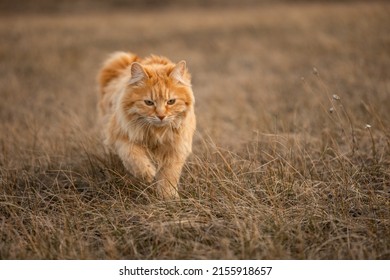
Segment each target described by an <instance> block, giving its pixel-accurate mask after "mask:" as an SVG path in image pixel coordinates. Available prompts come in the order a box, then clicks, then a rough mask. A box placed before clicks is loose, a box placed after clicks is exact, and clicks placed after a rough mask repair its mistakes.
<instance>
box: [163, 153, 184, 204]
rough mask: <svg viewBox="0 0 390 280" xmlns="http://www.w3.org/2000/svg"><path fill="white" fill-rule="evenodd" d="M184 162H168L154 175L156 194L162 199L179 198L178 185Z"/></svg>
mask: <svg viewBox="0 0 390 280" xmlns="http://www.w3.org/2000/svg"><path fill="white" fill-rule="evenodd" d="M183 165H184V160H175V161H172V162H168V163H166V164H165V165H163V166H162V167H161V169H160V170H159V172H158V173H157V175H156V180H157V193H158V195H159V196H160V197H162V198H164V199H175V198H179V192H178V184H179V179H180V174H181V170H182V168H183Z"/></svg>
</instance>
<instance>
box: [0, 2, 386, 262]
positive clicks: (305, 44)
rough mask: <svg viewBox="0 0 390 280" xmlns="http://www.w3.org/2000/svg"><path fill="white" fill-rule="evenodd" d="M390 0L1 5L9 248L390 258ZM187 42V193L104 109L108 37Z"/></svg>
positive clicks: (43, 253) (137, 43) (115, 45)
mask: <svg viewBox="0 0 390 280" xmlns="http://www.w3.org/2000/svg"><path fill="white" fill-rule="evenodd" d="M389 14H390V4H386V3H385V2H376V3H373V2H370V3H368V2H353V1H347V2H345V3H342V4H338V3H334V2H332V3H328V4H326V3H321V2H316V3H313V2H310V3H308V2H292V1H291V2H283V3H278V4H270V3H267V4H263V5H260V4H259V5H256V6H250V5H245V6H243V7H237V6H234V7H231V6H229V7H226V8H221V7H220V6H213V7H210V8H207V7H204V6H202V7H196V6H192V7H191V9H185V7H181V8H175V7H174V6H172V7H171V6H170V8H169V9H163V10H160V9H153V10H150V11H148V10H147V9H146V8H137V9H135V10H134V9H133V10H126V9H111V10H110V11H109V12H105V11H104V9H101V10H96V11H88V10H83V11H81V12H77V13H69V12H66V11H65V12H55V13H52V12H50V13H49V12H37V11H36V10H34V11H33V12H28V13H23V12H21V11H20V10H16V11H15V12H14V13H3V14H2V15H1V16H0V38H1V40H0V98H1V102H0V259H390V126H389V124H390V79H389V78H390V76H389V73H390V17H389ZM117 50H130V51H133V52H135V53H138V54H139V55H141V56H146V55H149V54H150V53H155V54H159V55H165V56H167V57H169V58H171V59H172V60H173V61H179V60H181V59H185V60H187V65H188V67H189V69H190V71H191V73H192V76H193V89H194V92H195V95H196V114H197V119H198V130H197V132H196V135H195V142H194V153H193V155H192V156H191V157H190V158H189V160H188V162H187V164H186V166H185V170H184V172H183V175H182V178H181V189H180V192H181V199H180V200H175V201H161V200H158V199H157V198H156V197H155V196H154V195H153V194H152V193H153V192H152V191H151V189H152V188H153V185H151V186H139V185H138V186H135V185H131V184H130V183H129V175H128V174H127V173H126V171H125V170H124V168H123V166H122V164H121V162H120V160H119V159H118V158H117V157H116V156H115V155H110V154H106V153H105V152H104V147H103V146H102V143H101V141H100V138H99V132H98V131H97V130H96V128H95V124H96V117H97V111H96V103H97V83H96V75H97V73H98V70H99V68H100V66H101V63H102V61H103V60H104V59H105V58H106V57H107V55H108V54H109V53H110V52H112V51H117Z"/></svg>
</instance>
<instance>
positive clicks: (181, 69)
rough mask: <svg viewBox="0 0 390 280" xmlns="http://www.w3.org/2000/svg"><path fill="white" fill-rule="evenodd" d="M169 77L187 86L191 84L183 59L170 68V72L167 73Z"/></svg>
mask: <svg viewBox="0 0 390 280" xmlns="http://www.w3.org/2000/svg"><path fill="white" fill-rule="evenodd" d="M169 77H171V78H172V79H174V80H176V81H177V82H179V83H180V84H183V85H185V86H189V87H190V86H191V81H190V78H189V74H188V73H187V66H186V62H185V60H182V61H180V62H179V63H177V64H176V66H175V67H174V68H173V69H172V72H171V73H170V74H169Z"/></svg>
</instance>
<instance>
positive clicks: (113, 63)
mask: <svg viewBox="0 0 390 280" xmlns="http://www.w3.org/2000/svg"><path fill="white" fill-rule="evenodd" d="M138 60H139V58H138V57H137V56H136V55H135V54H132V53H127V52H115V53H113V54H111V55H110V57H109V58H108V59H107V60H106V61H105V62H104V64H103V67H102V69H101V70H100V72H99V76H98V81H99V88H100V93H101V94H102V95H103V94H104V89H105V88H106V86H107V85H108V84H109V83H110V82H111V81H112V80H114V79H115V78H117V77H118V76H119V75H120V74H122V72H123V70H125V69H126V68H127V67H128V66H129V65H130V64H131V63H133V62H135V61H138Z"/></svg>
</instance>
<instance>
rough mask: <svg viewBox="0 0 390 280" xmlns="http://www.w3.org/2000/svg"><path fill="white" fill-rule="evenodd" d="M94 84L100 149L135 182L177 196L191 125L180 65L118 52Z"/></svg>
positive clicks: (187, 80) (186, 77)
mask: <svg viewBox="0 0 390 280" xmlns="http://www.w3.org/2000/svg"><path fill="white" fill-rule="evenodd" d="M99 84H100V100H99V106H98V107H99V112H100V122H101V125H102V129H103V131H104V137H105V144H106V145H107V146H108V147H110V148H111V149H112V150H113V151H114V152H116V153H117V154H118V155H119V157H120V158H121V160H122V162H123V164H124V166H125V168H126V169H127V170H128V171H129V172H130V173H131V174H133V175H134V176H135V177H138V178H140V179H142V180H144V181H145V182H147V183H152V182H153V180H156V186H157V192H158V194H159V195H160V196H161V197H162V198H176V197H178V182H179V178H180V174H181V170H182V167H183V164H184V162H185V160H186V158H187V157H188V155H189V154H190V153H191V148H192V137H193V134H194V131H195V126H196V120H195V114H194V102H195V100H194V95H193V92H192V88H191V77H190V74H189V72H188V70H187V67H186V63H185V61H180V62H179V63H177V64H174V63H173V62H171V61H170V60H169V59H167V58H165V57H161V56H154V55H152V56H149V57H147V58H145V59H140V58H139V57H137V56H136V55H134V54H132V53H125V52H117V53H114V54H112V55H111V57H110V58H109V59H108V60H107V61H106V62H105V64H104V66H103V68H102V69H101V71H100V74H99Z"/></svg>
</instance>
